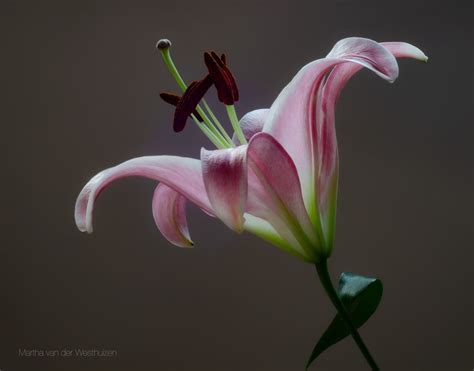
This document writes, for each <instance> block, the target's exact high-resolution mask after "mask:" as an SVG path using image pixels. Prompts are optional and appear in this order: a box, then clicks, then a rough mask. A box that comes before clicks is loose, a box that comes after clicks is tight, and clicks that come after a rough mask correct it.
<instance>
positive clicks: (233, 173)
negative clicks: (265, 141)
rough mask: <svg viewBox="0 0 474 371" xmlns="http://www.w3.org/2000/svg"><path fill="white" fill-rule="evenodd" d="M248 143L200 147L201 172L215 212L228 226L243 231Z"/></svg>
mask: <svg viewBox="0 0 474 371" xmlns="http://www.w3.org/2000/svg"><path fill="white" fill-rule="evenodd" d="M246 150H247V146H239V147H237V148H229V149H220V150H214V151H208V150H206V149H204V148H202V149H201V163H202V174H203V178H204V185H205V187H206V191H207V195H208V197H209V201H210V202H211V205H212V207H213V210H214V214H215V215H216V216H217V217H218V218H219V219H221V220H222V221H223V222H224V223H225V224H226V225H227V226H228V227H229V228H231V229H233V230H235V231H236V232H239V233H240V232H242V231H243V228H244V212H245V205H246V202H247V162H246Z"/></svg>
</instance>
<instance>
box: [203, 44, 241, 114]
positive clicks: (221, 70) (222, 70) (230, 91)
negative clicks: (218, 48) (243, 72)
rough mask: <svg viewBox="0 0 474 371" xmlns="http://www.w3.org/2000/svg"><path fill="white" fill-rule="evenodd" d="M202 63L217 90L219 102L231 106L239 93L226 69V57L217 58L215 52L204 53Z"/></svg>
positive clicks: (230, 73)
mask: <svg viewBox="0 0 474 371" xmlns="http://www.w3.org/2000/svg"><path fill="white" fill-rule="evenodd" d="M204 62H205V63H206V66H207V69H208V70H209V75H210V76H211V78H212V82H213V83H214V86H215V87H216V89H217V96H218V98H219V100H220V101H221V102H222V103H224V104H225V105H228V106H231V105H233V104H234V102H236V101H238V100H239V91H238V89H237V84H236V83H235V79H234V76H233V75H232V72H230V70H229V68H228V67H227V58H226V56H225V55H224V54H223V55H222V57H219V56H218V55H217V54H216V53H215V52H206V53H204Z"/></svg>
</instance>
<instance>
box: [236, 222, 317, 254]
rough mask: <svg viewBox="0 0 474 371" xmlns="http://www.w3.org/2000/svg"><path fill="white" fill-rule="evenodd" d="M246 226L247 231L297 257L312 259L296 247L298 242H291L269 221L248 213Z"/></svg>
mask: <svg viewBox="0 0 474 371" xmlns="http://www.w3.org/2000/svg"><path fill="white" fill-rule="evenodd" d="M244 227H245V230H246V231H249V232H250V233H253V234H255V235H256V236H258V237H260V238H261V239H263V240H265V241H267V242H269V243H271V244H272V245H274V246H277V247H279V248H280V249H282V250H283V251H285V252H288V253H290V254H292V255H294V256H296V257H297V258H300V259H301V260H304V261H311V260H310V259H309V258H308V257H307V256H306V255H305V254H303V253H301V252H300V250H298V249H296V248H295V246H297V244H298V242H296V245H295V244H291V243H289V242H288V241H287V240H285V239H284V238H283V237H282V236H280V234H279V233H278V232H277V231H276V229H275V228H274V227H273V226H272V225H271V224H270V223H268V222H267V221H265V220H263V219H261V218H258V217H256V216H254V215H251V214H247V213H246V214H245V226H244Z"/></svg>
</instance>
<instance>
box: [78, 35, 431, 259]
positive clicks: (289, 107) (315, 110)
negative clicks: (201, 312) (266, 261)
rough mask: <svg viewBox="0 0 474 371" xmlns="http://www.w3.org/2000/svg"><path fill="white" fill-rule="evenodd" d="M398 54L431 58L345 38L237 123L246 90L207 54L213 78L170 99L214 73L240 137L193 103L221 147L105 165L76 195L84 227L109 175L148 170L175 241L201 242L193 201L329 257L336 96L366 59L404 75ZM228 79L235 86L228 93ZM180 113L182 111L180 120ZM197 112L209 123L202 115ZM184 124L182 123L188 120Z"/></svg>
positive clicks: (368, 64)
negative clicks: (196, 237)
mask: <svg viewBox="0 0 474 371" xmlns="http://www.w3.org/2000/svg"><path fill="white" fill-rule="evenodd" d="M169 45H170V44H169V43H168V44H166V42H163V41H162V42H161V45H160V44H159V45H158V46H159V47H160V49H162V52H163V56H164V58H165V62H167V65H168V67H170V66H171V67H170V68H171V69H170V70H171V71H172V73H174V75H175V78H177V81H178V83H181V84H180V86H181V87H182V88H183V87H185V85H184V83H183V82H182V80H180V79H181V78H180V76H179V74H178V73H177V71H176V70H173V68H174V65H173V64H172V62H171V64H170V61H171V60H170V59H169V58H168V59H166V58H167V57H169V54H167V53H168V48H169ZM396 57H397V58H402V57H409V58H414V59H418V60H421V61H426V60H427V57H426V56H425V55H424V54H423V52H422V51H421V50H419V49H418V48H416V47H414V46H412V45H410V44H407V43H403V42H387V43H377V42H375V41H373V40H369V39H365V38H356V37H351V38H347V39H343V40H341V41H339V42H338V43H337V44H336V45H335V46H334V47H333V49H332V50H331V51H330V52H329V54H328V55H327V56H326V57H325V58H322V59H318V60H316V61H313V62H311V63H309V64H307V65H306V66H304V67H303V68H302V69H301V70H300V71H299V72H298V73H297V74H296V76H295V77H294V78H293V79H292V80H291V81H290V83H289V84H288V85H287V86H286V87H285V88H284V89H283V90H282V92H281V93H280V94H279V96H278V97H277V98H276V100H275V102H274V103H273V104H272V106H271V107H270V108H268V109H259V110H256V111H252V112H249V113H247V114H246V115H245V116H243V117H242V118H241V120H240V122H238V120H237V117H236V115H235V110H234V109H233V102H234V101H235V100H237V99H238V94H237V90H236V85H235V81H234V80H233V76H232V75H231V74H230V71H228V68H227V61H226V58H225V56H222V57H218V56H217V55H216V54H215V53H213V54H209V53H207V56H206V58H207V59H206V64H207V65H208V67H209V69H210V74H209V75H208V76H207V77H206V79H204V80H202V81H200V82H195V83H193V84H191V85H190V87H189V89H188V90H187V91H186V93H185V94H184V95H183V97H182V98H179V97H175V98H174V97H172V96H170V95H169V96H168V97H167V98H166V99H167V100H168V101H169V102H173V103H174V104H176V105H177V106H178V108H179V107H180V102H181V103H182V102H183V101H187V100H188V99H190V98H189V96H191V94H190V93H189V91H190V90H193V91H197V90H199V94H200V95H199V100H200V98H202V95H203V94H204V92H205V91H206V89H208V88H209V86H210V85H211V84H212V81H214V85H215V86H216V88H217V89H218V93H219V97H220V99H221V98H222V99H221V101H223V102H224V103H225V104H226V106H227V110H228V112H229V117H230V121H231V123H232V126H233V128H234V138H233V140H229V138H230V137H229V136H228V135H227V134H225V132H224V131H222V130H221V129H222V127H221V126H220V124H219V123H218V121H217V119H215V117H213V119H215V120H214V121H215V125H214V126H209V125H207V122H208V121H209V119H207V120H208V121H206V116H205V115H202V110H201V111H199V110H200V108H199V106H197V108H196V107H195V106H192V107H190V109H189V110H188V111H189V112H187V111H186V115H184V119H185V118H186V117H187V116H188V115H191V117H193V118H194V119H195V121H196V123H197V124H198V125H199V127H200V128H201V130H202V131H203V132H204V133H205V134H206V135H207V136H208V137H209V138H210V139H211V140H212V142H213V143H214V144H215V145H216V146H217V149H213V150H207V149H204V148H203V149H201V156H200V160H198V159H193V158H186V157H177V156H145V157H138V158H134V159H131V160H129V161H126V162H123V163H121V164H119V165H117V166H114V167H111V168H109V169H106V170H104V171H102V172H100V173H99V174H97V175H96V176H94V177H93V178H92V179H91V180H90V181H89V182H88V183H87V184H86V185H85V187H84V188H83V189H82V191H81V193H80V195H79V197H78V199H77V202H76V208H75V219H76V224H77V227H78V228H79V230H81V231H83V232H88V233H91V232H92V214H93V209H94V202H95V200H96V199H97V197H98V196H99V194H100V193H101V192H102V191H103V190H104V189H105V188H106V187H107V186H108V185H109V184H111V183H112V182H113V181H115V180H118V179H121V178H124V177H129V176H142V177H146V178H150V179H153V180H155V181H158V182H159V184H158V186H157V187H156V190H155V192H154V195H153V200H152V211H153V217H154V220H155V222H156V225H157V227H158V229H159V230H160V231H161V233H162V234H163V235H164V236H165V238H166V239H168V241H169V242H171V243H172V244H174V245H177V246H181V247H190V246H192V245H193V243H192V241H191V238H190V234H189V230H188V224H187V219H186V213H185V206H186V202H187V201H189V202H192V203H194V204H195V205H197V206H198V207H200V208H201V209H202V210H203V211H204V212H205V213H207V214H209V215H211V216H215V217H217V218H219V219H220V220H221V221H222V222H223V223H224V224H225V225H227V226H228V227H229V228H231V229H232V230H234V231H236V232H237V233H241V232H243V231H248V232H251V233H254V234H255V235H257V236H259V237H261V238H263V239H264V240H267V241H269V242H270V243H272V244H273V245H275V246H277V247H279V248H281V249H283V250H284V251H287V252H289V253H291V254H293V255H295V256H297V257H299V258H300V259H302V260H304V261H308V262H312V263H317V262H319V261H320V260H323V259H326V258H327V257H329V256H330V254H331V251H332V247H333V243H334V231H335V220H336V219H335V218H336V201H337V184H338V164H339V156H338V148H337V140H336V131H335V115H334V113H335V104H336V102H337V100H338V97H339V95H340V93H341V91H342V89H343V87H344V86H345V84H346V83H347V81H348V80H349V79H350V78H351V77H352V76H353V75H354V74H355V73H356V72H357V71H359V70H360V69H362V68H363V67H365V68H367V69H369V70H371V71H373V72H375V73H376V74H377V75H378V76H380V77H381V78H383V79H385V80H387V81H389V82H393V81H394V80H395V79H396V78H397V77H398V65H397V61H396V59H395V58H396ZM219 69H220V70H219ZM216 71H218V72H216ZM219 71H221V72H219ZM216 73H217V75H216ZM226 84H227V85H226ZM226 86H229V87H230V88H229V89H230V90H229V91H230V92H229V94H227V95H226V94H225V87H226ZM183 90H184V88H183ZM201 91H202V94H201ZM188 93H189V94H188ZM194 97H195V96H194ZM178 99H180V101H179V102H178ZM196 103H197V102H196ZM183 104H184V103H183ZM203 104H204V105H205V106H206V108H208V107H207V104H206V103H205V102H203ZM195 108H196V109H198V111H197V112H196V111H194V109H195ZM193 112H194V113H193ZM182 113H183V111H181V114H180V115H178V111H177V115H176V116H175V120H178V121H179V122H178V123H181V122H182V121H180V120H182V117H183V114H182ZM198 113H199V114H198ZM199 115H201V116H203V117H202V118H200V119H201V120H204V122H201V120H198V119H197V117H198V116H199ZM177 116H178V119H177V118H176V117H177ZM211 116H213V115H212V113H211ZM175 123H176V121H175ZM206 125H207V126H206ZM177 127H179V130H181V129H182V127H184V124H183V125H177Z"/></svg>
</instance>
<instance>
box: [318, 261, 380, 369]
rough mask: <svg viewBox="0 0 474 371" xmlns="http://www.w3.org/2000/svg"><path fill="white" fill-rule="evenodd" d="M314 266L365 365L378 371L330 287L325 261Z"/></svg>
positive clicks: (340, 302) (332, 288) (334, 290)
mask: <svg viewBox="0 0 474 371" xmlns="http://www.w3.org/2000/svg"><path fill="white" fill-rule="evenodd" d="M315 265H316V271H317V272H318V277H319V279H320V281H321V284H322V285H323V287H324V290H325V291H326V294H327V295H328V296H329V299H330V300H331V302H332V303H333V304H334V306H335V307H336V309H337V312H338V313H339V315H340V316H341V318H342V319H343V320H344V322H345V323H346V326H347V328H348V329H349V331H350V332H351V335H352V338H353V339H354V341H355V342H356V344H357V346H358V347H359V349H360V351H361V352H362V354H363V355H364V357H365V359H366V360H367V363H368V364H369V365H370V367H371V368H372V370H374V371H378V370H379V367H378V366H377V363H375V360H374V359H373V358H372V356H371V354H370V352H369V349H368V348H367V346H366V345H365V344H364V341H363V340H362V338H361V337H360V335H359V332H358V331H357V329H356V327H355V326H354V324H353V323H352V320H351V318H350V316H349V313H347V310H346V308H345V307H344V304H343V303H342V301H341V299H340V298H339V295H337V292H336V289H335V288H334V286H333V285H332V282H331V276H330V275H329V271H328V265H327V260H326V259H324V260H322V261H320V262H319V263H316V264H315Z"/></svg>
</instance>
